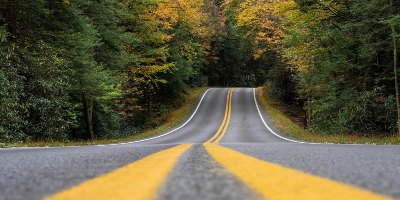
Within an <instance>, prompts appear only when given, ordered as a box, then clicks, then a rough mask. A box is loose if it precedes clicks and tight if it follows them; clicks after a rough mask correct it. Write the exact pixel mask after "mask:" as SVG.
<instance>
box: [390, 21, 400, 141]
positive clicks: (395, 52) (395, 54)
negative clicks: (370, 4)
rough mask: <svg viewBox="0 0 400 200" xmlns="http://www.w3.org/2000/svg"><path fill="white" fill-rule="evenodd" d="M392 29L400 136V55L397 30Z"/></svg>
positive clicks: (399, 131)
mask: <svg viewBox="0 0 400 200" xmlns="http://www.w3.org/2000/svg"><path fill="white" fill-rule="evenodd" d="M391 29H392V43H393V71H394V84H395V90H396V107H397V132H398V134H400V91H399V77H398V54H397V38H396V35H397V33H396V29H395V27H394V25H391Z"/></svg>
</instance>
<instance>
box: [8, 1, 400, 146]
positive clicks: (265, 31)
mask: <svg viewBox="0 0 400 200" xmlns="http://www.w3.org/2000/svg"><path fill="white" fill-rule="evenodd" d="M399 28H400V3H398V2H397V1H393V0H392V1H384V0H370V1H351V0H339V1H332V0H225V1H223V0H154V1H148V0H19V1H10V0H2V1H1V3H0V86H1V87H0V141H6V142H13V141H28V140H69V139H94V138H105V137H106V138H107V137H121V136H124V135H125V134H130V133H133V132H135V131H140V130H141V129H143V128H147V127H153V126H155V125H157V121H156V120H154V119H156V118H157V116H159V115H160V114H162V113H163V112H166V111H168V110H170V109H173V108H174V107H176V106H178V105H179V102H180V101H181V100H182V98H183V97H184V95H185V93H186V91H187V89H188V88H190V87H198V86H205V85H210V86H247V87H253V86H259V85H263V84H265V83H266V82H267V83H268V84H269V86H270V87H271V90H272V92H273V94H274V96H275V97H276V98H277V99H278V100H280V101H282V102H283V103H287V104H292V105H296V106H300V107H303V108H304V110H305V111H306V112H305V113H306V115H305V116H304V118H305V121H306V122H307V123H306V124H307V125H306V126H307V128H310V129H312V130H315V131H318V132H324V133H355V132H356V133H369V134H381V133H395V132H397V131H398V129H397V120H398V119H399V115H398V113H399V112H396V110H397V109H398V108H399V106H400V99H399V88H398V86H397V85H398V80H397V71H398V61H397V58H398V55H397V51H398V50H397V48H398V47H397V46H398V44H397V43H398V34H397V32H398V29H399ZM396 101H397V102H396Z"/></svg>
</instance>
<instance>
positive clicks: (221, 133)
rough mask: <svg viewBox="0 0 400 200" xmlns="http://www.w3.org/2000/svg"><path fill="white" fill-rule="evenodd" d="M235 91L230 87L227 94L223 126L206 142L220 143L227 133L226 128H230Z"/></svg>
mask: <svg viewBox="0 0 400 200" xmlns="http://www.w3.org/2000/svg"><path fill="white" fill-rule="evenodd" d="M233 91H234V89H233V88H231V89H229V91H228V94H227V95H226V105H225V114H224V120H223V121H222V123H221V126H220V127H219V129H218V131H217V132H216V133H215V134H214V135H213V136H212V137H211V138H210V139H209V140H207V141H206V143H218V142H219V141H220V140H221V139H222V137H223V136H224V135H225V133H226V129H227V128H228V125H229V121H230V119H231V108H232V94H233Z"/></svg>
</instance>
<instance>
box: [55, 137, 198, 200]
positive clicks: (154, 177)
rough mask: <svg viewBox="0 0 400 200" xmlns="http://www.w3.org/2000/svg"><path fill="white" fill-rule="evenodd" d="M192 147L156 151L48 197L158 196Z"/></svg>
mask: <svg viewBox="0 0 400 200" xmlns="http://www.w3.org/2000/svg"><path fill="white" fill-rule="evenodd" d="M190 146H191V144H183V145H179V146H175V147H172V148H170V149H166V150H163V151H160V152H157V153H155V154H152V155H150V156H147V157H145V158H143V159H141V160H138V161H136V162H133V163H131V164H129V165H126V166H124V167H122V168H119V169H116V170H114V171H112V172H110V173H108V174H105V175H103V176H100V177H97V178H94V179H91V180H88V181H86V182H83V183H82V184H80V185H77V186H75V187H72V188H71V189H67V190H65V191H62V192H60V193H57V194H55V195H54V196H51V197H49V198H48V199H50V200H59V199H79V200H86V199H87V200H89V199H90V200H92V199H96V200H99V199H100V200H101V199H139V200H148V199H156V198H157V190H158V189H159V187H160V186H161V184H162V183H164V181H165V179H166V177H167V176H168V174H169V173H170V171H172V168H173V167H174V166H175V164H176V162H177V160H178V159H179V157H180V155H182V154H183V153H184V152H185V151H186V150H187V149H188V148H189V147H190Z"/></svg>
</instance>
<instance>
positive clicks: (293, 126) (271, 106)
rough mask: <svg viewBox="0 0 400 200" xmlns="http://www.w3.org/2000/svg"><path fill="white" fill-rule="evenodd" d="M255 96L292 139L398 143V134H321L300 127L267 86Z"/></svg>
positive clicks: (344, 142) (282, 130) (282, 131)
mask: <svg viewBox="0 0 400 200" xmlns="http://www.w3.org/2000/svg"><path fill="white" fill-rule="evenodd" d="M257 96H258V99H259V102H260V104H261V106H262V107H263V108H264V109H265V110H266V111H267V113H268V115H269V117H270V118H271V120H272V122H273V123H274V124H275V126H276V127H277V129H278V130H279V131H280V132H281V133H282V134H283V135H284V136H288V137H290V138H293V139H297V140H302V141H308V142H317V143H338V144H400V135H393V136H370V135H360V134H321V133H313V132H310V131H307V130H305V129H303V128H302V126H300V125H299V124H298V123H296V122H295V120H293V119H292V118H291V117H289V116H288V115H286V114H285V112H284V111H285V110H287V108H285V106H283V105H281V104H279V103H277V102H276V101H274V100H273V98H271V95H270V94H269V92H268V89H267V88H257Z"/></svg>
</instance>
